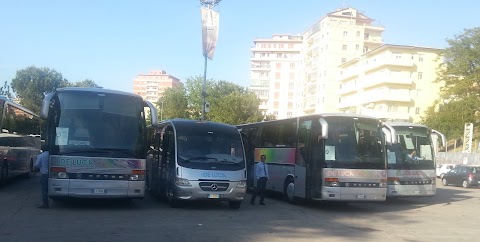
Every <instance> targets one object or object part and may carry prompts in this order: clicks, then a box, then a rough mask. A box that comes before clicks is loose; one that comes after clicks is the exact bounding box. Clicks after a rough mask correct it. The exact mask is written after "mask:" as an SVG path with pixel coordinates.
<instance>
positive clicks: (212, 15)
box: [200, 8, 219, 60]
mask: <svg viewBox="0 0 480 242" xmlns="http://www.w3.org/2000/svg"><path fill="white" fill-rule="evenodd" d="M200 10H201V13H202V42H203V56H206V57H208V59H210V60H212V59H213V54H214V53H215V46H216V45H217V37H218V23H219V20H218V19H219V14H218V12H216V11H214V10H212V9H206V8H201V9H200Z"/></svg>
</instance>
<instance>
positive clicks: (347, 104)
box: [337, 97, 358, 109]
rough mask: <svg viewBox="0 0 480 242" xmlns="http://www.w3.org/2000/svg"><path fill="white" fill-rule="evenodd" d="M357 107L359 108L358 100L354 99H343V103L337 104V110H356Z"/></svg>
mask: <svg viewBox="0 0 480 242" xmlns="http://www.w3.org/2000/svg"><path fill="white" fill-rule="evenodd" d="M357 106H358V102H357V98H355V97H352V98H348V99H342V101H341V102H340V103H338V104H337V109H349V108H355V107H357Z"/></svg>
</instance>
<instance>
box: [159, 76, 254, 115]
mask: <svg viewBox="0 0 480 242" xmlns="http://www.w3.org/2000/svg"><path fill="white" fill-rule="evenodd" d="M205 86H206V88H205V90H206V93H207V97H206V101H207V102H209V103H210V112H209V113H207V114H206V115H205V118H206V120H211V121H215V122H222V123H228V124H241V123H250V122H258V121H261V120H262V118H263V116H262V114H261V112H260V111H259V110H258V105H259V101H258V98H257V96H256V95H255V94H254V93H252V92H250V91H248V90H247V89H246V88H243V87H241V86H238V85H236V84H233V83H230V82H227V81H215V80H207V82H206V85H205ZM202 90H203V77H201V76H196V77H190V78H187V80H186V85H185V88H184V87H182V88H179V87H177V88H170V89H167V90H166V91H165V92H164V95H163V97H162V98H161V99H160V100H159V101H158V102H157V107H159V108H160V111H159V118H162V117H160V116H163V119H167V118H175V117H178V118H189V119H200V118H201V116H202V105H203V97H202ZM162 102H163V115H161V109H162V108H161V107H162Z"/></svg>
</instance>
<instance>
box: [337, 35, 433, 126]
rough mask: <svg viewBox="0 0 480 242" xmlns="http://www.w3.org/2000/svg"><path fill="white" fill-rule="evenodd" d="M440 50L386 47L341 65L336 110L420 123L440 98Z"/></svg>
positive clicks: (403, 46)
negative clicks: (438, 78) (437, 75)
mask: <svg viewBox="0 0 480 242" xmlns="http://www.w3.org/2000/svg"><path fill="white" fill-rule="evenodd" d="M440 51H441V50H440V49H434V48H424V47H416V46H405V45H390V44H386V45H383V46H381V47H379V48H377V49H374V50H371V51H369V52H367V53H365V54H363V55H362V56H360V57H359V58H355V59H353V60H351V61H348V62H345V63H343V64H341V65H340V66H339V68H340V69H341V70H340V76H339V78H338V79H337V82H338V83H340V89H339V91H338V95H339V96H340V102H339V103H338V104H337V108H338V109H339V110H340V111H343V112H352V113H359V114H365V115H370V116H375V117H378V118H381V119H382V120H384V121H409V122H419V121H420V117H421V116H423V115H425V111H426V109H427V107H428V106H430V105H432V104H433V102H434V100H435V99H437V98H438V97H439V91H440V87H441V84H440V83H434V81H435V79H436V70H437V67H438V65H439V64H440V61H441V58H439V54H440Z"/></svg>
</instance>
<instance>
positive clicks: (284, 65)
mask: <svg viewBox="0 0 480 242" xmlns="http://www.w3.org/2000/svg"><path fill="white" fill-rule="evenodd" d="M253 42H254V46H253V47H252V48H251V51H252V57H251V59H250V61H251V71H250V87H249V89H250V90H251V91H253V92H254V93H255V94H257V96H258V98H259V99H260V107H259V109H260V110H261V111H262V113H263V114H264V115H274V116H275V117H276V118H277V119H282V118H289V117H294V116H298V115H300V114H299V113H298V111H299V109H298V106H299V100H298V97H299V92H300V90H301V85H302V82H301V79H302V75H301V57H300V50H301V47H302V37H301V36H292V35H281V34H276V35H273V36H272V38H271V39H255V40H254V41H253Z"/></svg>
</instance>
